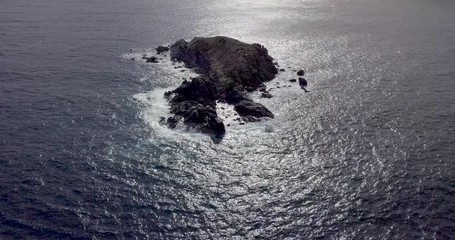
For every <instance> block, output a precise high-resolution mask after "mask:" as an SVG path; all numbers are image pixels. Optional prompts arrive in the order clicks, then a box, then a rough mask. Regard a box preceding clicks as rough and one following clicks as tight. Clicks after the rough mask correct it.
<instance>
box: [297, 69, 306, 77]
mask: <svg viewBox="0 0 455 240" xmlns="http://www.w3.org/2000/svg"><path fill="white" fill-rule="evenodd" d="M297 75H298V76H303V75H305V71H303V69H300V70H299V71H298V72H297Z"/></svg>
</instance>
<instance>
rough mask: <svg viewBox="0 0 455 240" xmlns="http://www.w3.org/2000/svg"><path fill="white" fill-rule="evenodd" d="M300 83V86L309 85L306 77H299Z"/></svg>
mask: <svg viewBox="0 0 455 240" xmlns="http://www.w3.org/2000/svg"><path fill="white" fill-rule="evenodd" d="M299 85H300V87H306V86H307V85H308V82H307V81H306V79H305V78H303V77H299Z"/></svg>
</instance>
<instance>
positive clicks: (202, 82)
mask: <svg viewBox="0 0 455 240" xmlns="http://www.w3.org/2000/svg"><path fill="white" fill-rule="evenodd" d="M157 51H158V50H157ZM170 51H171V52H170V56H171V59H172V60H173V61H175V62H183V63H184V64H185V65H186V66H187V67H189V68H193V69H194V71H195V72H196V73H198V74H199V75H200V76H199V77H197V78H193V79H191V81H186V80H185V81H184V82H183V83H182V85H181V86H180V87H178V88H177V89H175V90H174V91H171V92H167V93H165V97H166V98H167V99H168V100H169V103H170V105H171V113H173V114H174V115H175V116H180V117H182V118H183V122H184V124H186V125H188V126H191V127H194V128H196V129H199V130H200V131H202V132H204V133H208V134H216V135H222V134H224V133H225V127H224V124H223V122H222V120H221V119H220V118H219V117H218V116H217V113H216V101H217V100H218V101H221V102H226V103H228V104H232V105H234V109H235V110H236V111H237V112H238V113H239V115H240V116H242V117H244V118H245V119H247V120H248V121H257V120H259V119H260V118H262V117H270V118H273V117H274V115H273V113H272V112H270V111H269V110H268V109H267V108H266V107H265V106H263V105H261V104H259V103H255V102H253V100H252V99H251V98H250V97H249V96H248V94H247V91H248V92H250V91H255V90H257V89H261V90H265V85H264V82H266V81H270V80H272V79H273V78H274V77H275V75H276V74H277V73H278V71H277V68H276V66H275V64H274V63H273V58H272V57H270V56H269V55H268V52H267V49H266V48H264V47H263V46H261V45H259V44H246V43H243V42H240V41H238V40H235V39H232V38H227V37H212V38H194V39H193V40H191V41H190V42H186V41H185V40H183V39H182V40H179V41H177V42H176V43H174V44H173V45H172V46H171V47H170ZM171 123H172V124H169V119H168V125H169V126H170V127H172V126H173V125H174V124H173V123H174V121H171Z"/></svg>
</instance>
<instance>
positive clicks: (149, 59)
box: [145, 57, 158, 63]
mask: <svg viewBox="0 0 455 240" xmlns="http://www.w3.org/2000/svg"><path fill="white" fill-rule="evenodd" d="M146 59H147V60H146V61H145V62H147V63H157V62H158V59H157V58H156V57H149V58H146Z"/></svg>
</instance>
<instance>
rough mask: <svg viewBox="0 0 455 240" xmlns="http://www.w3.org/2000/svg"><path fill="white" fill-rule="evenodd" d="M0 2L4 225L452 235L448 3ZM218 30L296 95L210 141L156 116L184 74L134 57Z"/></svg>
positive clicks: (454, 171)
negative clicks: (275, 67) (298, 79)
mask: <svg viewBox="0 0 455 240" xmlns="http://www.w3.org/2000/svg"><path fill="white" fill-rule="evenodd" d="M0 5H1V7H0V239H23V238H26V239H147V238H148V239H253V238H258V239H314V238H319V239H453V238H454V237H455V164H454V155H455V144H454V140H455V92H454V91H455V70H454V69H455V44H454V43H455V14H454V12H455V2H454V1H451V0H437V1H425V0H343V1H336V0H318V1H317V0H302V1H297V0H295V1H292V0H285V1H278V0H269V1H265V0H264V1H252V0H245V1H243V0H231V1H227V0H220V1H208V0H195V1H183V0H172V1H158V0H137V1H121V0H112V1H106V0H90V1H89V0H80V1H69V0H37V1H27V0H2V1H1V3H0ZM215 35H224V36H230V37H234V38H238V39H240V40H242V41H245V42H249V43H253V42H259V43H261V44H263V45H264V46H265V47H267V48H268V49H269V53H270V55H271V56H273V57H274V58H275V59H276V60H277V61H278V62H279V63H280V65H281V66H285V67H287V66H289V67H291V68H290V69H294V68H295V69H297V68H304V69H306V72H307V73H306V78H307V80H308V82H309V87H308V90H309V93H304V92H303V91H302V90H300V89H299V88H298V87H296V86H295V85H293V86H294V87H290V88H289V87H288V88H279V89H278V88H275V89H274V90H273V91H272V94H273V95H274V98H272V99H258V100H257V101H260V102H261V103H263V104H264V105H266V106H267V107H268V108H269V109H271V110H272V112H274V113H275V115H276V117H275V119H273V120H268V121H263V122H260V123H251V124H247V125H244V126H239V125H232V126H231V127H229V128H228V129H227V135H226V137H225V138H224V140H223V141H222V142H221V143H219V144H216V143H214V142H212V141H211V140H210V138H209V137H207V136H206V135H201V134H197V133H192V132H185V131H183V130H176V131H173V130H169V129H166V128H164V127H162V126H160V125H159V124H158V118H159V117H160V116H162V115H163V114H166V112H167V106H166V102H165V101H164V99H163V98H162V93H163V92H164V91H166V89H171V88H173V87H176V86H178V85H179V84H180V82H181V81H182V80H181V78H182V77H187V76H188V74H190V73H188V72H185V73H182V72H180V71H176V70H175V69H174V68H173V67H172V65H170V63H169V62H166V61H163V62H162V63H159V64H145V63H143V62H141V61H139V60H137V59H138V58H140V56H142V54H144V53H146V54H148V53H150V52H153V48H154V47H156V46H157V45H160V44H169V43H172V42H174V41H176V40H178V39H181V38H184V39H187V40H190V39H191V38H193V37H195V36H215ZM130 49H131V51H130ZM131 57H135V58H136V60H135V61H132V60H131ZM290 69H289V70H288V71H286V72H284V73H280V74H279V75H278V76H277V78H276V79H275V80H273V81H272V82H270V83H269V86H270V87H272V86H275V85H286V84H288V79H289V78H291V77H292V76H294V73H293V72H292V71H290ZM253 97H254V98H258V97H257V95H254V94H253Z"/></svg>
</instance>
